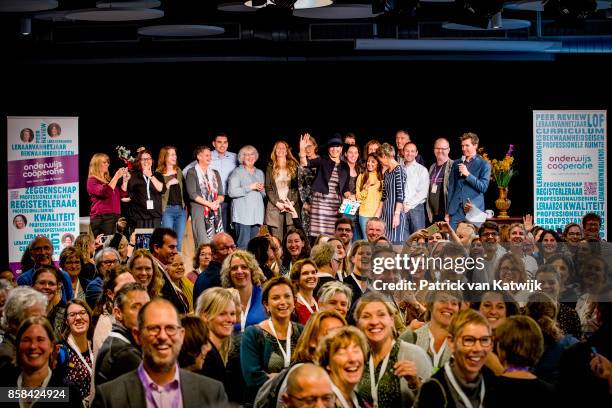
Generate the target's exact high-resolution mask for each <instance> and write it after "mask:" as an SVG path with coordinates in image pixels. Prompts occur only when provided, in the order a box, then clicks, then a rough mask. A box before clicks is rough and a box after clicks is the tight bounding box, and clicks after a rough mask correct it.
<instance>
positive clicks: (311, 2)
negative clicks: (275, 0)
mask: <svg viewBox="0 0 612 408" xmlns="http://www.w3.org/2000/svg"><path fill="white" fill-rule="evenodd" d="M333 3H334V2H333V1H332V0H297V1H296V2H295V4H294V5H293V9H294V10H300V9H310V8H317V7H325V6H329V5H331V4H333ZM268 4H272V2H271V1H270V0H267V3H266V4H264V5H263V6H256V7H255V8H262V7H265V6H267V5H268ZM244 5H245V6H247V7H253V2H252V1H251V0H249V1H247V2H246V3H244Z"/></svg>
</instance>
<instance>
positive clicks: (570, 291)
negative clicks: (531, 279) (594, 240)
mask: <svg viewBox="0 0 612 408" xmlns="http://www.w3.org/2000/svg"><path fill="white" fill-rule="evenodd" d="M545 265H552V266H554V267H555V269H556V270H557V274H558V275H559V295H558V296H557V300H558V301H560V302H563V303H564V304H565V306H568V307H570V308H571V309H574V308H575V307H576V300H577V299H578V294H577V289H578V276H577V272H576V264H575V263H574V260H573V259H572V257H570V256H569V255H567V254H564V253H562V252H560V253H558V254H556V255H553V256H551V257H550V258H548V263H546V264H545ZM536 272H537V271H536ZM536 279H537V278H536Z"/></svg>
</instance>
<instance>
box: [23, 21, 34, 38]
mask: <svg viewBox="0 0 612 408" xmlns="http://www.w3.org/2000/svg"><path fill="white" fill-rule="evenodd" d="M20 27H21V28H20V33H21V35H23V36H26V35H30V34H32V19H31V18H22V19H21V22H20Z"/></svg>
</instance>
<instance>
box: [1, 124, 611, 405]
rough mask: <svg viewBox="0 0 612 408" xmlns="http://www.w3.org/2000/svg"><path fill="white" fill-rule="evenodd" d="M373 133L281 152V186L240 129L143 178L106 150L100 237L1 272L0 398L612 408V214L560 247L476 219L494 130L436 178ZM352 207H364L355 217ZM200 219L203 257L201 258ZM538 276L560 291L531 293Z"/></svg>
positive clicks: (442, 145)
mask: <svg viewBox="0 0 612 408" xmlns="http://www.w3.org/2000/svg"><path fill="white" fill-rule="evenodd" d="M354 141H355V140H354V136H352V135H349V136H348V137H345V140H341V138H339V137H332V138H330V139H329V140H328V142H327V144H326V147H327V150H328V156H327V157H318V155H317V145H316V142H315V140H314V138H312V137H311V136H310V135H308V134H305V135H302V136H301V138H300V151H299V154H298V158H295V157H294V156H293V155H292V153H291V149H290V146H289V145H288V144H287V143H286V142H284V141H280V142H277V143H276V144H275V145H274V149H273V152H272V155H271V160H270V163H269V164H268V166H267V168H266V171H265V172H264V171H262V170H260V169H258V168H257V167H255V163H256V162H257V160H258V153H257V150H256V148H255V147H253V146H245V147H243V148H241V149H240V151H239V153H238V155H237V156H236V155H233V154H231V153H229V152H228V151H227V147H228V138H227V135H217V136H216V138H215V140H214V143H213V146H214V150H212V149H211V148H209V147H207V146H202V147H199V148H197V149H196V161H195V162H193V163H191V164H189V165H188V166H187V168H185V169H182V170H181V169H180V168H179V167H178V166H177V158H176V149H175V148H172V147H164V148H162V150H161V152H160V155H159V157H160V159H159V162H160V163H161V165H159V164H158V166H157V167H156V169H155V170H154V166H153V163H152V157H153V156H152V154H151V153H150V151H148V150H146V149H143V150H140V151H139V153H138V156H139V157H138V162H139V163H140V164H139V166H138V167H139V168H138V169H137V170H135V171H133V172H128V171H127V169H126V168H122V169H119V170H117V171H116V173H115V174H114V176H113V177H110V173H109V171H108V167H109V161H110V160H109V159H108V156H105V155H102V154H100V155H95V156H94V158H93V159H92V161H91V164H90V177H89V179H88V181H87V186H88V192H89V193H90V195H91V197H92V213H91V230H92V232H91V233H90V234H82V235H80V236H78V237H77V238H76V239H75V240H74V242H73V243H72V245H69V246H67V247H65V248H64V249H63V250H62V252H61V254H60V256H59V265H58V266H56V265H54V262H53V244H52V242H51V240H50V239H49V238H48V237H45V236H38V237H36V238H35V239H33V240H32V242H31V243H30V245H29V247H28V250H27V251H26V252H25V253H24V256H23V259H22V268H21V269H22V271H23V272H22V273H21V274H19V275H18V276H17V278H16V279H15V277H14V275H13V273H12V271H5V272H1V273H0V310H1V314H2V320H1V325H2V331H3V333H2V340H1V342H0V370H4V371H3V373H4V374H3V377H2V381H1V384H0V385H2V386H5V387H12V388H14V389H26V388H27V387H35V388H41V387H42V388H44V387H60V386H63V387H68V389H69V392H70V402H69V404H70V405H71V406H75V407H77V406H78V407H89V406H94V407H125V406H136V407H143V408H144V407H180V406H184V407H188V406H192V407H196V406H210V407H217V406H226V405H233V406H255V407H270V406H286V407H292V408H293V407H296V408H297V407H315V406H316V407H321V406H324V407H342V408H350V407H353V408H357V407H380V408H382V407H398V406H406V407H410V406H414V407H465V408H469V407H477V406H479V407H482V406H487V407H515V406H525V407H530V406H533V407H536V406H541V405H543V404H545V403H553V404H556V405H558V406H568V407H569V406H576V405H577V404H578V403H581V402H583V401H585V400H587V401H597V402H598V403H601V404H608V405H609V403H610V402H612V363H611V362H610V360H612V285H611V276H610V268H609V259H610V257H609V247H608V246H607V243H606V242H603V241H601V240H600V238H599V231H600V228H601V218H600V217H599V216H598V215H597V214H592V213H590V214H586V215H585V216H584V218H583V220H582V223H581V224H568V225H566V226H565V227H564V231H563V234H562V235H559V234H557V232H555V231H552V230H544V229H542V228H541V227H538V226H535V225H533V223H532V220H531V217H530V216H528V215H527V216H525V217H524V220H523V221H524V222H523V223H516V224H511V225H498V224H497V223H495V222H491V221H486V222H484V223H483V224H482V225H480V226H476V225H474V224H471V223H470V222H468V221H467V220H465V212H466V211H468V210H469V206H470V205H471V206H477V207H483V206H484V203H483V201H481V199H482V194H483V193H484V191H485V190H486V187H487V185H488V178H489V176H490V175H489V172H490V170H489V168H488V164H486V162H484V161H483V160H482V159H481V158H480V157H479V156H477V154H476V147H477V145H478V138H477V137H476V135H474V134H469V133H468V134H465V135H463V136H462V138H461V143H462V152H463V154H464V156H465V157H464V158H462V159H461V160H459V161H455V162H450V163H449V161H450V160H449V159H448V153H449V145H448V141H446V140H445V139H438V140H436V142H435V145H434V152H435V155H436V163H434V164H432V166H431V167H430V169H429V171H428V170H427V169H426V168H425V167H423V166H422V164H419V162H422V159H421V158H420V156H419V155H418V151H417V149H416V146H415V145H414V144H413V143H411V142H410V141H409V137H408V135H407V133H405V132H398V135H397V140H396V142H397V144H396V145H397V147H398V149H400V151H401V152H403V153H404V154H403V155H402V156H400V157H398V156H397V155H396V154H395V149H394V147H393V146H391V145H390V144H387V143H379V142H376V141H371V142H368V143H367V144H366V146H365V147H364V150H365V153H367V156H366V157H367V158H366V160H364V161H363V162H362V161H360V160H359V156H360V149H359V148H357V147H356V145H355V143H353V142H354ZM236 159H238V161H239V162H240V165H239V166H236ZM417 165H418V166H421V167H422V169H421V167H413V166H417ZM362 166H363V168H362ZM225 197H229V198H231V208H230V209H228V208H224V204H225V205H226V207H227V203H228V201H230V200H226V199H225ZM125 198H130V200H129V207H126V206H125V205H124V206H123V207H122V205H121V203H122V199H125ZM344 199H352V200H354V201H359V202H360V203H361V205H360V207H359V212H358V213H357V214H355V215H354V216H342V215H341V214H339V213H338V209H339V208H340V206H341V203H342V201H343V200H344ZM468 199H469V200H468ZM187 205H189V207H190V211H189V213H190V216H191V219H192V220H191V223H192V228H193V231H194V233H193V235H194V237H195V239H196V243H195V244H196V245H197V248H196V250H195V254H194V257H193V259H192V260H191V259H190V260H186V259H184V257H183V256H182V254H181V252H184V251H181V239H182V237H183V235H184V231H185V225H186V223H187V213H186V207H187ZM122 209H123V211H124V212H122ZM226 214H230V215H229V216H226ZM228 217H231V220H232V223H233V226H232V228H228V227H229V226H228V225H224V224H225V223H226V222H227V220H228ZM425 220H429V221H428V222H427V221H425ZM428 224H430V225H434V226H435V228H434V229H432V228H425V227H426V226H427V225H428ZM262 225H263V226H266V227H265V228H263V227H260V226H262ZM131 226H132V227H138V228H154V230H153V233H152V234H151V236H150V240H149V245H148V249H146V248H134V244H135V243H134V242H133V241H132V236H131V234H130V228H131ZM100 234H103V235H107V236H109V238H108V239H106V240H105V241H104V242H102V240H100V239H97V238H95V237H98V236H99V235H100ZM396 243H399V244H401V246H399V247H398V246H395V247H394V246H393V244H396ZM398 248H399V249H398ZM398 259H403V261H402V262H404V261H406V262H408V261H410V262H409V263H410V264H411V265H412V266H413V267H412V268H405V267H402V265H404V264H398V263H397V260H398ZM436 259H438V260H451V261H452V262H450V264H449V263H447V262H429V261H430V260H436ZM468 259H472V260H474V259H478V260H479V263H476V264H474V263H472V264H470V265H469V266H468V262H467V260H468ZM185 262H189V265H186V263H185ZM381 265H383V266H384V267H383V268H382V269H380V266H381ZM406 281H408V282H413V283H419V282H429V283H432V284H445V283H452V282H457V283H478V284H482V285H483V286H482V287H484V288H485V289H482V290H475V289H463V290H455V289H452V288H450V286H449V287H448V288H442V289H439V288H438V289H431V288H429V287H424V288H423V287H420V286H419V285H417V287H416V288H414V287H413V288H408V287H406V286H405V285H404V286H401V285H403V282H406ZM528 281H533V282H536V283H537V284H538V285H537V286H538V287H539V288H540V290H527V289H526V288H527V286H519V285H514V284H526V283H527V282H528ZM493 282H500V283H502V284H508V287H509V289H508V290H499V289H495V288H494V287H493V285H492V283H493ZM484 284H488V285H490V286H489V288H487V287H486V286H485V285H484ZM510 284H513V285H510ZM398 287H401V289H395V288H398ZM17 403H19V404H20V406H23V405H28V406H31V405H32V403H33V405H34V406H39V405H40V406H45V404H47V403H46V402H44V401H42V400H41V401H26V400H22V401H15V405H16V404H17ZM602 406H605V405H602Z"/></svg>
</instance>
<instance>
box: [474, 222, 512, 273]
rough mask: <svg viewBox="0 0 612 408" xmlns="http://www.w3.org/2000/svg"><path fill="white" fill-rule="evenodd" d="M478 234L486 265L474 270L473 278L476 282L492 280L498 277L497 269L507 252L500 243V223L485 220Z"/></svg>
mask: <svg viewBox="0 0 612 408" xmlns="http://www.w3.org/2000/svg"><path fill="white" fill-rule="evenodd" d="M478 236H479V237H480V242H481V243H482V248H483V249H484V253H483V258H484V260H485V261H484V264H485V267H484V268H483V269H481V270H479V271H478V272H477V271H474V275H473V278H472V280H473V281H475V282H492V281H493V280H495V279H496V277H495V271H496V270H497V268H498V264H499V260H500V259H501V257H502V256H503V255H504V254H505V253H506V249H505V248H504V247H503V246H501V245H500V244H499V225H497V223H495V222H493V221H485V222H484V223H483V224H482V225H481V226H480V228H479V229H478Z"/></svg>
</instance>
